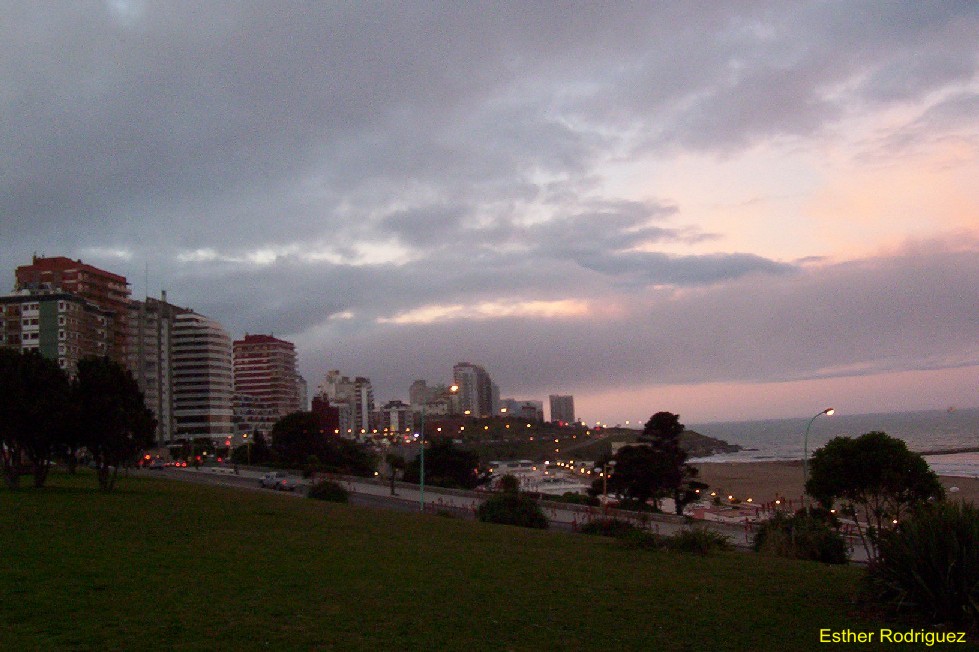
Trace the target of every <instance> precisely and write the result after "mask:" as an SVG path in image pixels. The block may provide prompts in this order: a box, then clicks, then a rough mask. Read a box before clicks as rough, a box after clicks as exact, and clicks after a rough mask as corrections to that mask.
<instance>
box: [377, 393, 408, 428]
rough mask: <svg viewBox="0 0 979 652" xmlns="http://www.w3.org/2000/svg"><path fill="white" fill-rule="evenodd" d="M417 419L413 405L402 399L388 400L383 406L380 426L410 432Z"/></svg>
mask: <svg viewBox="0 0 979 652" xmlns="http://www.w3.org/2000/svg"><path fill="white" fill-rule="evenodd" d="M414 424H415V420H414V415H413V414H412V410H411V406H410V405H407V404H405V403H403V402H402V401H398V400H394V401H388V402H387V403H385V404H384V406H383V407H382V408H381V418H380V423H378V424H377V425H378V427H379V428H384V429H386V430H387V431H388V432H392V433H394V432H400V433H404V432H410V431H411V429H412V428H414V427H415V426H414Z"/></svg>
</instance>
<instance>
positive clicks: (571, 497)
mask: <svg viewBox="0 0 979 652" xmlns="http://www.w3.org/2000/svg"><path fill="white" fill-rule="evenodd" d="M544 500H549V501H551V502H554V503H569V504H571V505H590V506H592V507H598V506H599V505H601V501H599V500H598V498H597V497H595V496H588V495H585V494H579V493H576V492H574V491H566V492H564V493H563V494H561V495H560V496H551V495H547V496H544Z"/></svg>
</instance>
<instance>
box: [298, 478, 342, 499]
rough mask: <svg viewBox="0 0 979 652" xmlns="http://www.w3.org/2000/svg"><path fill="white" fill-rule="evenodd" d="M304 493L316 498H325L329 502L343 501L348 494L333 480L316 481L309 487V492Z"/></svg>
mask: <svg viewBox="0 0 979 652" xmlns="http://www.w3.org/2000/svg"><path fill="white" fill-rule="evenodd" d="M306 495H307V496H308V497H310V498H315V499H316V500H327V501H329V502H331V503H345V502H347V500H348V499H349V496H350V494H349V493H348V492H347V490H346V489H344V488H343V487H341V486H340V485H339V484H338V483H336V482H334V481H333V480H321V481H320V482H317V483H316V484H314V485H313V486H312V487H310V488H309V493H308V494H306Z"/></svg>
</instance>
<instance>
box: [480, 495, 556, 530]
mask: <svg viewBox="0 0 979 652" xmlns="http://www.w3.org/2000/svg"><path fill="white" fill-rule="evenodd" d="M476 515H477V517H478V518H479V520H480V521H483V522H484V523H500V524H503V525H518V526H520V527H532V528H540V529H547V526H548V521H547V516H545V515H544V511H543V510H542V509H541V508H540V505H538V504H537V501H536V500H534V499H533V498H531V497H530V496H526V495H524V494H519V493H502V494H496V495H495V496H491V497H490V498H488V499H487V500H486V502H484V503H483V504H482V505H480V506H479V510H478V511H477V512H476Z"/></svg>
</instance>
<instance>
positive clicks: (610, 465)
mask: <svg viewBox="0 0 979 652" xmlns="http://www.w3.org/2000/svg"><path fill="white" fill-rule="evenodd" d="M614 468H615V460H609V461H608V462H606V463H605V464H604V465H602V497H603V498H604V501H603V502H602V508H603V512H604V513H605V514H606V515H607V514H608V476H609V474H610V473H611V472H612V469H614Z"/></svg>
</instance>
